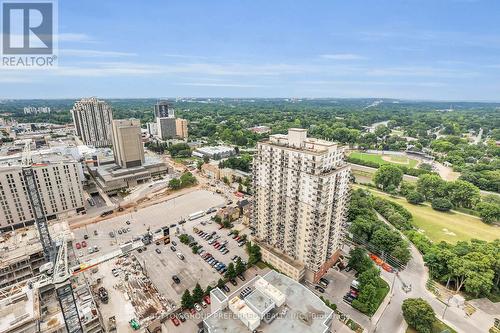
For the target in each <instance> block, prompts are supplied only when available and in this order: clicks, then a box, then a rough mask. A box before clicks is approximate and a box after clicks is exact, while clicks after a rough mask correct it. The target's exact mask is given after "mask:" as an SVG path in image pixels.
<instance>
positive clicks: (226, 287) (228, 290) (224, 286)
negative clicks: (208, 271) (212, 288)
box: [222, 285, 231, 293]
mask: <svg viewBox="0 0 500 333" xmlns="http://www.w3.org/2000/svg"><path fill="white" fill-rule="evenodd" d="M222 290H224V291H225V292H226V293H228V292H230V291H231V289H229V287H228V286H226V285H223V286H222Z"/></svg>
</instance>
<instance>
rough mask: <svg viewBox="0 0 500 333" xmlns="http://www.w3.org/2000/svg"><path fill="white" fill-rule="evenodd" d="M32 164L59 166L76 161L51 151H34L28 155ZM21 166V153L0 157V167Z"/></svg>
mask: <svg viewBox="0 0 500 333" xmlns="http://www.w3.org/2000/svg"><path fill="white" fill-rule="evenodd" d="M30 157H31V160H32V161H33V164H35V165H36V164H60V163H75V162H76V160H75V159H74V158H73V156H72V155H71V154H67V153H64V152H61V151H55V150H52V149H43V150H34V151H32V152H31V154H30ZM20 166H23V164H22V153H19V154H14V155H9V156H0V167H4V168H9V167H20Z"/></svg>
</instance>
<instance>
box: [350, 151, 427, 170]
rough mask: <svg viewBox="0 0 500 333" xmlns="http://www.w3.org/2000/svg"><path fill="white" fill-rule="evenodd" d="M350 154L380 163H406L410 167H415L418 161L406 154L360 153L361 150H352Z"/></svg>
mask: <svg viewBox="0 0 500 333" xmlns="http://www.w3.org/2000/svg"><path fill="white" fill-rule="evenodd" d="M349 156H352V157H354V158H359V159H361V160H365V161H370V162H375V163H379V164H389V163H392V164H398V165H405V166H408V167H410V168H414V167H416V166H417V164H418V161H417V160H416V159H413V158H408V157H406V156H395V155H382V154H368V153H360V152H352V153H351V154H350V155H349Z"/></svg>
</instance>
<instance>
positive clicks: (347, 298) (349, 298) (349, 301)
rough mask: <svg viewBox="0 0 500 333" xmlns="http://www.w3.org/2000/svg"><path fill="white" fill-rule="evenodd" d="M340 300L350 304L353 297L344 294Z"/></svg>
mask: <svg viewBox="0 0 500 333" xmlns="http://www.w3.org/2000/svg"><path fill="white" fill-rule="evenodd" d="M342 300H343V301H344V302H346V303H347V304H351V303H352V301H354V298H353V297H351V296H349V295H345V296H344V297H343V298H342Z"/></svg>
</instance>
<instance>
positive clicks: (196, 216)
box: [188, 210, 205, 221]
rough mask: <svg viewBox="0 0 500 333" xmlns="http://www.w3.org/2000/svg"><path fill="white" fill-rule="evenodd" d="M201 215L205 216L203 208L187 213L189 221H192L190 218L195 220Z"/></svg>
mask: <svg viewBox="0 0 500 333" xmlns="http://www.w3.org/2000/svg"><path fill="white" fill-rule="evenodd" d="M202 216H205V211H203V210H200V211H199V212H196V213H193V214H189V216H188V220H189V221H192V220H196V219H198V218H200V217H202Z"/></svg>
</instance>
